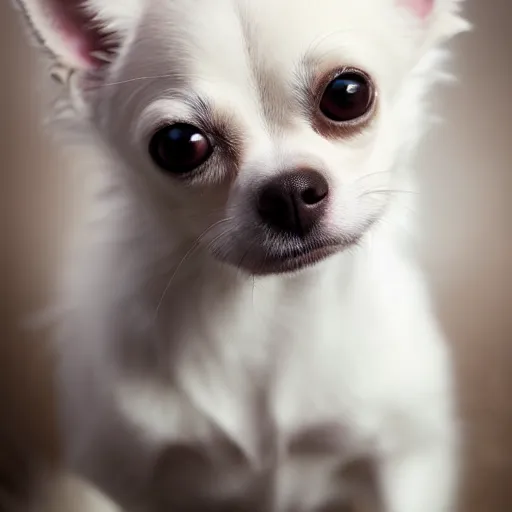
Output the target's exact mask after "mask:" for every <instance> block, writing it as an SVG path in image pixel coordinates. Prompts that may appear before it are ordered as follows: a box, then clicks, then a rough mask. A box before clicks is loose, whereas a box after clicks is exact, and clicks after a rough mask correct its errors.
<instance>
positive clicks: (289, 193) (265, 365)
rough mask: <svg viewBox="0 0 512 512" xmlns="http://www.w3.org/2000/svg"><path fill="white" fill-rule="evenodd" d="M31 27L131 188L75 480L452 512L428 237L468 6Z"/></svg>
mask: <svg viewBox="0 0 512 512" xmlns="http://www.w3.org/2000/svg"><path fill="white" fill-rule="evenodd" d="M22 7H23V10H24V12H25V13H26V14H27V18H28V19H29V20H30V22H31V25H32V27H33V28H34V32H35V33H36V34H37V35H38V37H39V39H40V41H41V42H43V43H44V45H45V46H46V48H48V49H49V50H50V52H51V54H52V55H53V56H54V57H55V58H56V59H57V62H58V64H59V66H60V68H62V69H65V70H66V71H67V72H68V75H69V79H67V80H65V83H66V85H67V97H68V98H69V104H70V106H71V107H72V109H73V112H74V117H75V120H76V121H77V123H78V124H80V125H81V126H85V127H87V131H88V132H90V133H91V134H94V135H95V136H96V137H95V138H96V140H95V142H94V146H95V147H94V149H95V151H97V152H100V153H101V154H102V155H103V156H104V157H105V158H106V160H107V162H108V163H107V164H106V166H105V168H104V169H103V171H104V172H103V174H102V179H103V180H104V183H105V187H106V190H107V192H106V193H104V194H99V195H98V197H97V200H96V201H95V203H94V207H93V213H94V214H98V213H99V214H101V217H100V222H99V223H98V222H97V223H96V224H95V225H94V228H93V229H92V230H91V232H92V235H91V236H84V237H83V238H82V242H83V243H82V244H81V248H80V251H79V256H78V257H77V258H76V259H74V260H73V263H72V265H71V269H72V271H71V273H70V275H71V279H68V282H67V286H66V288H65V289H66V291H65V293H64V297H63V299H62V300H63V303H65V304H66V307H67V308H68V309H69V311H68V312H67V314H66V318H65V320H64V327H63V332H62V336H61V337H62V343H61V345H60V346H59V354H60V356H61V362H60V365H59V385H58V392H59V396H60V401H59V404H60V411H61V413H62V425H63V434H64V439H65V447H66V462H67V464H68V467H69V469H70V470H72V471H74V472H76V473H77V474H79V475H81V476H83V477H85V478H87V479H88V480H90V481H91V482H93V483H94V484H96V485H97V486H98V487H99V488H100V489H101V490H103V491H104V492H105V493H106V494H107V495H109V496H111V497H112V498H113V499H114V500H115V501H116V502H117V503H119V504H120V506H122V507H123V508H124V509H125V510H127V511H130V512H134V511H136V512H164V511H166V512H167V511H173V512H174V511H176V512H181V511H183V512H189V511H194V512H196V511H204V512H207V511H221V510H226V511H231V510H247V511H254V512H264V511H267V512H302V511H304V512H327V511H341V510H349V509H350V510H379V511H384V512H453V511H454V510H455V506H456V505H455V502H456V487H457V484H456V483H457V466H458V460H457V459H458V457H457V452H458V450H457V439H458V435H457V429H456V413H455V407H454V403H453V388H452V376H451V374H452V370H451V365H450V357H449V351H448V349H447V347H446V346H445V343H444V341H443V337H442V335H441V334H440V332H439V329H438V326H437V323H436V321H435V319H434V317H433V314H432V312H431V306H430V302H429V297H428V293H427V289H426V288H427V287H426V284H425V280H424V278H423V276H422V273H421V272H420V270H419V265H418V264H417V263H416V260H415V257H414V250H413V247H412V244H410V240H409V239H408V233H409V232H411V231H414V230H415V227H414V224H413V223H412V222H411V220H410V203H411V201H412V199H413V198H414V196H413V195H412V192H413V190H414V176H413V173H412V172H411V169H410V163H411V153H412V151H411V150H412V149H414V146H415V145H416V142H417V141H418V139H419V138H420V134H421V132H422V129H423V126H424V125H425V122H426V119H425V109H424V96H425V93H426V91H427V90H428V89H429V88H430V86H431V85H432V84H433V83H434V82H435V81H436V80H437V78H439V75H440V72H439V60H440V59H439V56H440V51H439V49H438V48H439V45H440V44H441V43H443V42H444V41H446V40H447V39H448V38H450V37H451V36H453V35H455V34H456V33H458V32H461V31H463V30H464V29H465V28H466V24H465V23H464V22H463V21H462V20H461V19H460V18H459V16H458V14H459V2H458V1H456V0H316V1H312V0H115V1H114V0H110V1H109V0H87V1H84V0H24V1H23V2H22ZM350 507H353V508H350Z"/></svg>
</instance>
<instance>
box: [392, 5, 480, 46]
mask: <svg viewBox="0 0 512 512" xmlns="http://www.w3.org/2000/svg"><path fill="white" fill-rule="evenodd" d="M397 1H398V4H399V5H400V6H401V7H404V8H405V9H407V10H408V11H409V12H410V13H411V14H413V15H414V16H415V17H416V18H418V19H419V20H420V22H421V23H422V24H424V25H425V27H426V29H427V33H428V34H429V37H428V39H429V40H430V41H431V42H438V41H440V40H444V39H448V38H451V37H453V36H455V35H457V34H458V33H460V32H465V31H467V30H468V29H469V27H470V25H469V23H467V22H466V21H464V20H463V19H462V18H461V17H460V9H461V4H462V2H463V0H397Z"/></svg>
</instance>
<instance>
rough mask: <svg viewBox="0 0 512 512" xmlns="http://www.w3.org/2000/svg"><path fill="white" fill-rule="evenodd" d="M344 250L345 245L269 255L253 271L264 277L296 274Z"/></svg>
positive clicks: (332, 245) (330, 245) (331, 245)
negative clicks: (289, 273) (266, 275)
mask: <svg viewBox="0 0 512 512" xmlns="http://www.w3.org/2000/svg"><path fill="white" fill-rule="evenodd" d="M343 248H344V245H343V244H329V245H325V246H323V247H316V248H313V249H307V248H304V249H302V248H301V249H297V250H294V251H290V252H285V253H276V254H272V253H268V254H267V255H266V257H265V259H264V261H262V262H261V264H260V265H259V266H257V267H256V268H255V269H254V270H253V273H254V274H260V275H264V274H282V273H288V272H296V271H299V270H301V269H303V268H306V267H311V266H313V265H316V264H317V263H320V262H321V261H323V260H325V259H327V258H329V257H330V256H333V255H334V254H337V253H338V252H340V251H341V250H342V249H343Z"/></svg>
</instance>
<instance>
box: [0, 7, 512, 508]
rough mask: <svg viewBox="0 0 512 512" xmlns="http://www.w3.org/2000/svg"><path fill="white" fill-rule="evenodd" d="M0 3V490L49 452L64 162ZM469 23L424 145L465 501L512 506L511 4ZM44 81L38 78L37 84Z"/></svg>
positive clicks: (27, 53)
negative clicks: (36, 321) (52, 321)
mask: <svg viewBox="0 0 512 512" xmlns="http://www.w3.org/2000/svg"><path fill="white" fill-rule="evenodd" d="M9 4H10V2H6V1H5V0H3V1H2V3H1V5H0V66H1V69H2V72H1V74H0V76H1V79H0V162H1V163H0V209H1V210H0V211H1V216H0V218H1V219H2V231H1V233H0V248H1V251H0V270H1V272H2V274H1V275H2V280H1V281H0V283H1V284H0V306H1V307H0V503H1V498H2V496H1V492H2V491H1V489H2V487H8V488H9V489H11V490H18V492H19V493H22V492H23V485H22V484H23V483H24V482H25V481H27V479H28V477H29V476H30V474H29V472H28V470H29V469H30V466H27V465H26V461H27V454H29V455H30V454H32V455H33V456H34V457H35V456H36V455H37V456H39V457H44V458H47V459H48V458H49V459H52V458H55V456H56V445H57V442H56V436H55V432H54V429H53V424H52V414H51V402H52V401H51V380H50V379H51V376H50V371H49V364H48V357H46V356H45V353H44V350H43V349H44V339H45V336H44V333H42V332H31V331H30V330H27V329H24V328H23V325H22V324H23V323H25V325H27V323H26V322H24V315H29V314H31V313H32V312H34V311H36V310H37V309H38V308H39V307H41V306H43V305H44V304H45V300H47V298H48V296H49V295H50V294H51V292H52V281H53V279H54V275H55V271H56V268H57V267H58V263H56V261H57V258H58V254H59V247H60V244H61V241H62V238H63V234H64V233H65V227H66V219H67V217H68V212H69V202H70V199H69V198H70V193H69V190H70V176H69V174H68V173H66V172H65V169H64V167H65V166H64V165H63V162H62V159H60V158H59V157H58V156H57V155H56V152H55V148H52V145H51V143H50V142H49V140H48V139H47V137H46V134H45V128H44V127H43V126H42V125H41V121H40V112H39V104H40V101H39V100H40V98H39V96H40V95H42V92H41V91H40V83H39V82H40V78H38V76H39V77H40V75H37V73H35V68H36V61H37V59H36V52H34V51H33V50H32V49H30V48H29V47H28V46H27V45H26V43H25V38H24V34H23V31H22V29H21V27H20V25H19V23H18V20H17V19H16V17H15V16H14V14H13V12H12V10H11V8H10V5H9ZM467 7H468V9H467V12H468V17H469V18H470V20H471V21H472V22H473V23H474V25H475V30H474V32H473V33H472V34H470V35H466V36H463V37H462V38H460V39H459V40H458V41H457V42H455V44H454V45H453V51H454V54H455V57H456V58H455V60H454V67H455V70H456V72H457V75H458V77H459V84H458V85H457V86H456V87H449V88H445V89H443V90H441V91H440V92H439V93H438V97H435V98H434V99H435V103H436V105H437V107H438V112H439V113H441V114H442V116H443V117H444V118H445V123H444V124H443V125H441V126H437V127H436V128H435V129H434V130H433V131H432V132H431V133H430V135H429V137H428V141H427V144H426V146H425V150H424V154H423V156H422V158H421V159H420V164H421V167H422V169H423V171H424V175H425V177H426V178H425V181H426V185H425V186H426V190H428V191H429V194H428V204H427V207H426V210H425V211H426V212H427V213H428V228H429V231H430V244H429V253H428V255H427V256H428V262H429V265H430V267H431V269H432V274H433V280H434V283H435V287H436V295H437V298H438V307H439V312H440V315H441V317H442V319H443V322H444V325H445V327H446V330H447V331H448V333H449V335H450V339H451V340H452V342H453V346H454V349H455V352H456V362H457V368H458V374H459V389H460V395H461V404H462V409H463V420H464V426H465V431H466V435H467V438H466V441H467V455H468V457H467V461H468V463H467V477H466V479H465V484H464V502H463V504H462V507H461V510H462V511H464V512H507V511H512V398H511V397H510V396H509V392H510V390H511V389H512V385H511V384H512V382H511V380H512V379H511V378H510V375H511V371H512V307H511V306H510V304H511V302H510V301H511V299H512V294H511V291H510V290H511V288H512V287H511V286H510V285H511V284H512V247H511V246H512V231H511V230H510V223H509V222H510V221H511V220H512V202H511V201H509V200H508V196H509V194H510V193H511V192H512V186H511V185H512V179H511V176H512V173H511V170H512V169H511V167H512V136H511V134H512V101H511V99H510V91H511V90H512V57H511V53H512V32H511V31H510V27H509V20H510V19H512V5H511V4H510V3H509V1H508V0H469V2H468V5H467ZM38 91H39V92H38Z"/></svg>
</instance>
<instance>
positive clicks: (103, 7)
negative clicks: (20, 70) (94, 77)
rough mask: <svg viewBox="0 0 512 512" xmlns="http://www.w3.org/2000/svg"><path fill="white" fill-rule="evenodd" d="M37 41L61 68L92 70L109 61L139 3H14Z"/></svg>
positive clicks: (116, 0) (67, 0)
mask: <svg viewBox="0 0 512 512" xmlns="http://www.w3.org/2000/svg"><path fill="white" fill-rule="evenodd" d="M17 2H18V4H19V6H20V8H21V10H22V11H23V13H24V14H25V15H26V18H27V20H28V22H29V24H30V27H31V29H32V30H33V32H34V34H35V36H36V37H37V39H38V41H39V42H40V43H41V44H42V45H43V46H44V47H45V48H46V49H48V50H49V51H50V53H51V54H52V55H53V56H54V57H55V58H56V59H57V60H58V61H59V62H60V63H61V64H63V65H65V66H67V67H69V68H72V69H77V70H78V69H80V70H86V71H89V70H94V69H98V68H101V67H103V66H104V65H105V64H106V63H107V62H109V61H111V60H112V59H113V57H114V56H115V54H116V52H117V51H118V50H119V47H120V45H121V43H122V41H123V38H124V37H125V36H126V34H127V32H128V30H129V29H130V27H131V26H132V23H133V20H134V19H136V17H137V14H138V11H139V9H140V3H141V2H140V0H106V1H102V0H17Z"/></svg>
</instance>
